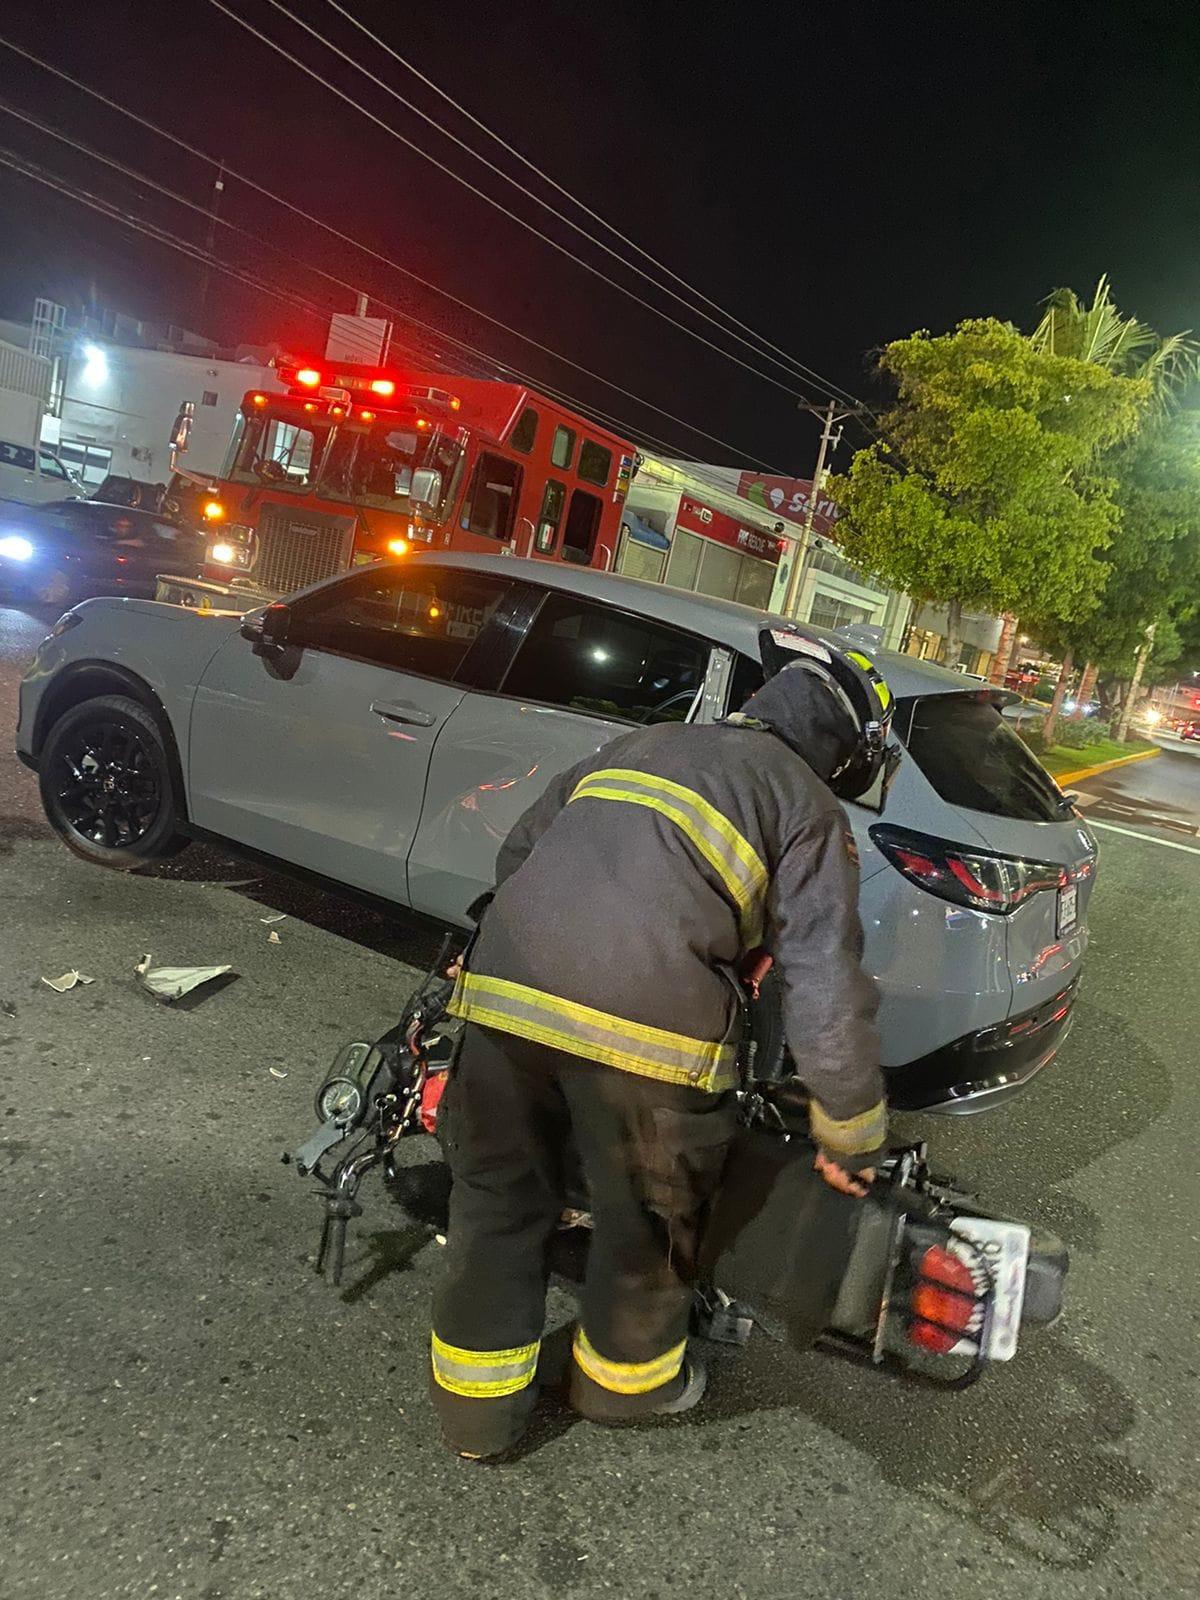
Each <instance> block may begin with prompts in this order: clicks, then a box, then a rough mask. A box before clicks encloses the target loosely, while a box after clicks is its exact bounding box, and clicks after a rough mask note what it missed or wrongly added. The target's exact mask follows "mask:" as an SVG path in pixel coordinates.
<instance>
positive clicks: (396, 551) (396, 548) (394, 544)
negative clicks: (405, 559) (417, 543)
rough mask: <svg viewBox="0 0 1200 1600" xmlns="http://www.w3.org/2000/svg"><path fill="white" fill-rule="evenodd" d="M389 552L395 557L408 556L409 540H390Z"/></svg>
mask: <svg viewBox="0 0 1200 1600" xmlns="http://www.w3.org/2000/svg"><path fill="white" fill-rule="evenodd" d="M388 550H389V552H390V553H391V554H392V555H394V556H406V555H407V554H408V540H407V539H389V540H388Z"/></svg>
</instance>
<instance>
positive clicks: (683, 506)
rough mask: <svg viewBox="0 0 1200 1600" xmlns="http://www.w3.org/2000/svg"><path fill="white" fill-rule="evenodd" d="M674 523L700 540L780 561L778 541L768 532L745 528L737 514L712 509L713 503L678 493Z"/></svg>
mask: <svg viewBox="0 0 1200 1600" xmlns="http://www.w3.org/2000/svg"><path fill="white" fill-rule="evenodd" d="M675 526H676V527H677V528H682V530H683V531H684V533H694V534H697V535H698V536H699V537H700V538H701V539H713V540H715V542H716V543H717V544H724V545H728V546H729V548H730V549H731V550H740V551H741V552H742V554H743V555H747V556H756V557H757V558H758V560H759V561H771V562H777V561H778V560H779V555H780V541H779V540H778V539H776V538H775V537H773V536H772V535H771V534H769V533H764V532H763V531H762V529H761V528H748V527H747V526H746V524H745V523H744V522H739V521H738V519H737V518H736V517H730V516H726V514H725V512H723V511H714V510H713V508H712V506H706V505H705V504H704V502H703V501H702V500H693V499H692V498H691V497H690V496H689V495H686V494H685V495H681V496H680V500H679V511H678V513H677V515H676V517H675Z"/></svg>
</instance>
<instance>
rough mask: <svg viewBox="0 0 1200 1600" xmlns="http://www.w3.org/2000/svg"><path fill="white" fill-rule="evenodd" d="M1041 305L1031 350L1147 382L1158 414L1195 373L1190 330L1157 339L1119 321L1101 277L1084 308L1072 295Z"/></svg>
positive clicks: (1196, 346) (1198, 349)
mask: <svg viewBox="0 0 1200 1600" xmlns="http://www.w3.org/2000/svg"><path fill="white" fill-rule="evenodd" d="M1042 303H1043V305H1044V306H1045V308H1046V309H1045V311H1044V312H1043V313H1042V320H1041V321H1040V322H1039V323H1038V325H1037V327H1036V328H1035V329H1034V331H1033V333H1032V334H1031V335H1030V343H1031V344H1032V345H1033V346H1034V347H1035V348H1036V349H1038V350H1045V351H1047V352H1049V353H1050V354H1052V355H1056V356H1071V357H1073V358H1074V359H1075V360H1076V361H1092V362H1094V363H1095V364H1096V365H1097V366H1099V367H1103V368H1104V370H1105V371H1106V372H1112V373H1116V374H1117V375H1118V376H1119V377H1123V378H1146V379H1149V380H1150V383H1151V386H1152V390H1153V394H1154V404H1155V406H1156V408H1158V409H1161V410H1167V409H1169V408H1170V406H1171V405H1172V404H1173V403H1174V401H1175V400H1176V398H1177V397H1178V394H1179V392H1180V390H1181V389H1183V388H1185V387H1186V386H1187V384H1189V383H1190V382H1191V381H1192V379H1193V378H1194V377H1195V376H1196V374H1197V370H1198V369H1200V343H1197V341H1196V340H1195V339H1193V338H1192V336H1191V329H1190V328H1189V329H1188V330H1187V331H1186V332H1184V333H1168V334H1161V333H1156V332H1155V331H1154V329H1153V328H1150V327H1147V325H1146V324H1145V323H1144V322H1139V321H1138V319H1137V318H1136V317H1126V316H1123V315H1122V314H1121V312H1120V310H1119V309H1118V308H1117V306H1116V304H1115V303H1114V301H1113V297H1112V285H1111V283H1110V282H1109V278H1108V274H1107V273H1105V274H1104V275H1103V277H1102V278H1101V279H1100V282H1099V283H1098V284H1097V285H1096V292H1095V294H1093V296H1092V303H1091V305H1090V306H1089V305H1085V304H1084V303H1083V301H1082V300H1081V299H1080V298H1079V296H1078V295H1077V294H1076V293H1075V291H1074V289H1055V291H1054V293H1053V294H1051V295H1049V296H1048V297H1047V298H1046V300H1044V301H1043V302H1042Z"/></svg>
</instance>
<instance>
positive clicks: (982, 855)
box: [871, 823, 1071, 916]
mask: <svg viewBox="0 0 1200 1600" xmlns="http://www.w3.org/2000/svg"><path fill="white" fill-rule="evenodd" d="M871 838H872V840H873V841H874V843H875V845H876V846H877V847H878V849H879V850H880V851H881V852H882V853H883V855H884V856H886V858H887V859H888V860H889V861H890V862H891V864H892V866H894V867H895V868H896V869H897V871H899V872H902V873H903V874H904V876H905V877H906V878H908V879H909V880H910V881H911V882H912V883H915V884H918V885H919V886H920V887H921V888H922V889H926V890H928V892H929V893H930V894H936V895H937V896H939V898H940V899H942V900H952V901H954V902H955V903H956V904H958V905H962V906H970V907H971V908H972V910H974V911H993V912H996V913H997V914H998V915H999V916H1007V915H1008V914H1009V913H1010V912H1012V911H1015V910H1016V908H1017V907H1018V906H1019V905H1021V903H1022V902H1023V901H1025V900H1027V899H1028V898H1029V896H1030V895H1032V894H1039V893H1041V891H1042V890H1044V889H1061V888H1064V887H1065V886H1066V885H1067V884H1068V883H1069V882H1070V876H1071V875H1070V873H1069V872H1068V871H1067V869H1066V868H1065V867H1060V866H1057V865H1056V864H1055V863H1054V862H1052V861H1027V860H1025V859H1024V858H1022V857H1020V856H1006V855H1000V854H998V853H997V852H996V851H992V850H978V849H976V848H975V847H974V846H972V845H961V844H952V843H951V842H950V841H949V840H947V839H936V838H934V837H933V836H932V835H930V834H925V833H914V832H913V831H912V830H911V829H910V828H897V827H893V826H892V825H891V824H890V823H879V824H877V825H876V826H875V827H873V828H872V829H871Z"/></svg>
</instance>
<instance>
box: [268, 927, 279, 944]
mask: <svg viewBox="0 0 1200 1600" xmlns="http://www.w3.org/2000/svg"><path fill="white" fill-rule="evenodd" d="M267 943H268V944H282V943H283V940H282V939H281V938H280V937H279V935H278V934H277V933H276V932H275V929H274V928H272V929H271V931H270V933H269V934H268V935H267Z"/></svg>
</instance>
